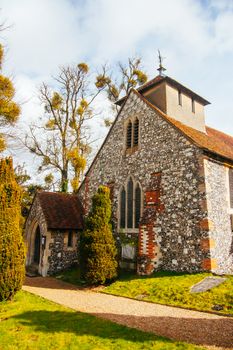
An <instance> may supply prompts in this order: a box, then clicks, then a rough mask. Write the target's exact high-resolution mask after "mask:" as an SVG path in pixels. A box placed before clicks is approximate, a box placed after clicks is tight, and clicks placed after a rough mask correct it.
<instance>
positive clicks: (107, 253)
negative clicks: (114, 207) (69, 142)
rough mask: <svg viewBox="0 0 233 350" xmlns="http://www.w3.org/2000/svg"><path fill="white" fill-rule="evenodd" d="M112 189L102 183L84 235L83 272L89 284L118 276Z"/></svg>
mask: <svg viewBox="0 0 233 350" xmlns="http://www.w3.org/2000/svg"><path fill="white" fill-rule="evenodd" d="M109 194H110V193H109V189H108V188H107V187H104V186H100V187H99V189H98V192H97V193H96V194H95V195H94V196H93V199H92V209H91V212H90V214H89V215H88V217H87V219H86V229H85V231H84V232H83V234H82V235H81V242H80V259H81V268H82V274H83V277H84V278H85V280H86V281H87V282H88V283H90V284H98V283H100V284H103V283H105V282H106V280H108V281H109V280H111V279H113V278H114V277H116V276H117V261H116V254H117V250H116V245H115V241H114V238H113V235H112V228H111V224H110V220H111V201H110V196H109Z"/></svg>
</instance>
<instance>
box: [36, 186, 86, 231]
mask: <svg viewBox="0 0 233 350" xmlns="http://www.w3.org/2000/svg"><path fill="white" fill-rule="evenodd" d="M37 197H38V198H39V201H40V205H41V208H42V211H43V213H44V216H45V219H46V223H47V227H48V228H49V229H57V230H64V229H70V230H81V229H82V228H83V209H82V205H81V202H80V200H79V198H78V196H77V195H73V194H68V193H56V192H38V193H37Z"/></svg>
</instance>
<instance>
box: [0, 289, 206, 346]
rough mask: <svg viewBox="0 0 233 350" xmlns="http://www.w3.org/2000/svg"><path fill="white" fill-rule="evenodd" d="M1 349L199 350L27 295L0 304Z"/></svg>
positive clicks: (20, 294)
mask: <svg viewBox="0 0 233 350" xmlns="http://www.w3.org/2000/svg"><path fill="white" fill-rule="evenodd" d="M0 349H1V350H16V349H19V350H26V349H27V350H29V349H34V350H37V349H41V350H45V349H46V350H47V349H56V350H64V349H69V350H77V349H79V350H88V349H96V350H97V349H98V350H101V349H103V350H105V349H108V350H109V349H118V350H121V349H123V350H124V349H128V350H131V349H136V350H137V349H143V350H146V349H148V350H149V349H155V350H157V349H163V350H175V349H177V350H184V349H187V350H198V349H199V350H200V349H204V348H202V347H198V346H194V345H190V344H187V343H182V342H175V341H172V340H169V339H166V338H163V337H158V336H156V335H154V334H150V333H144V332H141V331H138V330H135V329H131V328H127V327H125V326H120V325H117V324H115V323H112V322H110V321H105V320H101V319H98V318H96V317H94V316H91V315H87V314H84V313H80V312H75V311H73V310H71V309H68V308H65V307H62V306H60V305H57V304H55V303H53V302H50V301H47V300H45V299H43V298H41V297H38V296H35V295H32V294H30V293H27V292H19V293H18V294H17V295H16V297H15V299H14V301H12V302H2V303H0Z"/></svg>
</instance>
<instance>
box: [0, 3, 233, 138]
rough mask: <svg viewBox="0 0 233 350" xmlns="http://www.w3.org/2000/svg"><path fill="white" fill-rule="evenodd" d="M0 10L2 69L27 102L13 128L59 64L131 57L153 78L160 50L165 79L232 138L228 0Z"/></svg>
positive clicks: (232, 6)
mask: <svg viewBox="0 0 233 350" xmlns="http://www.w3.org/2000/svg"><path fill="white" fill-rule="evenodd" d="M1 8H2V12H1V16H2V18H3V19H7V22H8V23H9V24H12V25H13V26H12V27H11V28H10V29H9V30H7V31H6V32H4V33H3V35H4V37H5V42H6V43H7V46H8V54H7V60H6V68H7V70H8V71H9V72H10V73H12V74H13V75H14V76H15V77H16V78H15V80H16V87H17V91H18V94H17V97H18V98H19V100H20V101H26V102H25V103H24V104H23V107H22V108H23V114H22V118H21V124H20V125H24V127H25V125H26V124H25V123H27V122H28V121H29V120H31V119H33V120H34V119H36V118H37V117H38V116H39V115H40V114H42V112H41V107H40V106H39V104H38V102H37V99H36V87H37V86H39V85H40V83H41V82H42V81H43V80H46V81H49V79H50V78H49V77H50V76H51V74H56V72H57V69H58V66H59V65H62V64H66V63H72V62H80V61H83V60H86V61H89V62H91V63H92V64H94V65H95V64H101V63H104V62H106V61H108V62H109V63H112V62H117V61H118V60H124V61H126V60H127V57H129V56H132V55H134V54H135V53H136V54H139V55H141V56H142V57H143V60H144V63H145V67H146V69H147V71H148V73H149V74H150V76H154V75H156V74H157V71H156V68H157V62H156V60H157V57H156V56H157V53H156V52H157V49H158V48H160V49H161V51H162V55H164V56H166V60H165V66H166V67H167V74H168V75H170V76H172V77H173V78H175V79H177V80H179V81H180V82H181V83H183V84H184V85H186V86H188V87H189V88H191V89H193V90H194V91H195V92H197V93H199V94H201V95H203V96H204V97H205V98H207V99H209V100H210V101H211V102H212V103H213V104H212V105H211V106H210V107H208V108H207V121H208V123H209V124H211V125H212V126H214V127H216V128H219V129H222V130H223V131H225V132H228V133H233V124H232V123H231V118H232V116H233V108H232V102H231V99H232V97H231V95H232V90H233V71H232V60H233V36H232V32H233V2H232V1H229V0H221V1H220V0H208V1H206V0H205V1H202V0H199V1H198V0H163V1H161V0H144V1H141V0H127V1H125V0H118V1H115V0H86V1H82V0H72V1H71V0H70V1H69V0H40V1H36V0H21V1H17V0H11V1H9V0H2V1H1ZM99 103H102V102H99ZM95 128H96V127H95ZM98 134H99V135H102V131H101V129H98Z"/></svg>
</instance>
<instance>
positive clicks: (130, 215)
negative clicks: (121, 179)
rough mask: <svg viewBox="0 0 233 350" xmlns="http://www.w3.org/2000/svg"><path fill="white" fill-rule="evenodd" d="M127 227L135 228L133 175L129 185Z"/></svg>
mask: <svg viewBox="0 0 233 350" xmlns="http://www.w3.org/2000/svg"><path fill="white" fill-rule="evenodd" d="M127 228H133V180H132V178H131V177H130V178H129V181H128V185H127Z"/></svg>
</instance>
